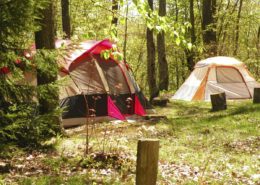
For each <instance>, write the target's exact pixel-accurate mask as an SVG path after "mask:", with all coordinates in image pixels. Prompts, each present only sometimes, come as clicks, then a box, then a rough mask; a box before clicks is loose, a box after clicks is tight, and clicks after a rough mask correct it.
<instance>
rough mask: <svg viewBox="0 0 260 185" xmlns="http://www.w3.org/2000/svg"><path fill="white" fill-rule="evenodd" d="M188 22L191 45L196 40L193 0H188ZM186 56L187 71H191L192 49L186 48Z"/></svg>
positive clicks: (192, 61)
mask: <svg viewBox="0 0 260 185" xmlns="http://www.w3.org/2000/svg"><path fill="white" fill-rule="evenodd" d="M190 23H191V29H190V35H191V43H192V45H194V44H195V42H196V35H195V19H194V1H193V0H190ZM185 53H186V58H187V65H188V68H189V71H192V70H193V68H194V65H195V62H194V51H193V49H191V50H186V51H185Z"/></svg>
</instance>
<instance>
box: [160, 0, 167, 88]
mask: <svg viewBox="0 0 260 185" xmlns="http://www.w3.org/2000/svg"><path fill="white" fill-rule="evenodd" d="M165 15H166V0H160V1H159V16H161V17H164V16H165ZM157 50H158V64H159V89H160V90H168V86H169V73H168V63H167V60H166V54H165V33H164V31H161V32H160V33H159V34H158V35H157Z"/></svg>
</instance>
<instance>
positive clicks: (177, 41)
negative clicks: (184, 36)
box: [175, 37, 181, 46]
mask: <svg viewBox="0 0 260 185" xmlns="http://www.w3.org/2000/svg"><path fill="white" fill-rule="evenodd" d="M175 43H176V44H177V46H179V45H180V43H181V39H180V37H177V38H176V40H175Z"/></svg>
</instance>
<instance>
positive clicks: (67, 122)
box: [56, 40, 146, 126]
mask: <svg viewBox="0 0 260 185" xmlns="http://www.w3.org/2000/svg"><path fill="white" fill-rule="evenodd" d="M64 44H66V45H68V46H67V48H68V50H69V52H68V54H67V55H66V56H65V57H64V59H63V60H62V62H60V63H62V66H63V69H62V70H61V71H60V73H59V77H60V79H65V80H64V81H65V84H64V85H63V86H62V87H61V91H60V105H61V107H62V108H64V110H65V111H64V113H63V116H62V118H63V125H64V126H72V125H78V124H82V123H84V122H85V120H86V117H89V116H93V115H94V116H95V117H96V118H100V117H104V116H109V117H113V118H116V119H120V120H125V117H126V116H127V115H132V114H137V115H141V116H143V115H145V109H144V108H145V107H146V106H145V98H144V96H143V94H142V92H141V91H140V89H139V87H138V85H137V84H136V82H135V80H134V78H133V76H132V75H131V71H130V70H129V67H128V65H127V64H126V63H125V62H123V61H121V62H119V61H117V60H116V59H115V57H113V56H112V55H111V57H110V58H109V59H107V60H106V59H104V58H102V57H101V55H100V54H101V52H104V51H107V50H112V48H114V47H113V45H112V43H111V42H110V41H109V40H103V41H86V42H82V43H80V44H77V45H73V44H71V43H68V41H59V42H57V43H56V45H57V47H60V46H61V45H64Z"/></svg>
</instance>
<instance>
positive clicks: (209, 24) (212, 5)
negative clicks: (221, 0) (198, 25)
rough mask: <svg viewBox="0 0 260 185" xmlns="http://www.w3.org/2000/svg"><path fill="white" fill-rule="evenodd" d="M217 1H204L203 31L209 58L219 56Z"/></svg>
mask: <svg viewBox="0 0 260 185" xmlns="http://www.w3.org/2000/svg"><path fill="white" fill-rule="evenodd" d="M215 14H216V0H203V7H202V31H203V33H202V34H203V35H202V36H203V43H204V45H205V48H206V50H207V54H208V55H209V56H214V55H216V54H217V47H216V45H217V43H216V42H217V37H216V29H215V28H216V21H215V19H214V16H215Z"/></svg>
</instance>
